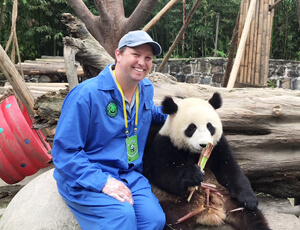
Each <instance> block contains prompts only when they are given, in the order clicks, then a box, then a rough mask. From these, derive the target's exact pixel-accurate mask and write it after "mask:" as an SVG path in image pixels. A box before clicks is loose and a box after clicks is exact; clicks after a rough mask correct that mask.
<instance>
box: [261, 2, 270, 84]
mask: <svg viewBox="0 0 300 230" xmlns="http://www.w3.org/2000/svg"><path fill="white" fill-rule="evenodd" d="M268 10H269V0H264V6H263V15H264V16H263V34H262V44H261V45H262V49H261V60H260V77H259V83H258V84H259V85H263V84H264V78H265V75H266V72H265V66H266V55H267V41H268V40H267V30H268V28H267V26H268Z"/></svg>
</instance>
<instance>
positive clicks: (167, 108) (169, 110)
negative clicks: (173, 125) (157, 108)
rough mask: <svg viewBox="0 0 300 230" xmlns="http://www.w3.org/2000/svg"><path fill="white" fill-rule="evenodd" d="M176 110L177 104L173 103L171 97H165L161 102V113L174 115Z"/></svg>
mask: <svg viewBox="0 0 300 230" xmlns="http://www.w3.org/2000/svg"><path fill="white" fill-rule="evenodd" d="M177 110H178V106H177V104H176V103H175V102H174V101H173V99H172V98H171V97H165V99H164V100H163V102H162V112H163V113H164V114H174V113H176V112H177Z"/></svg>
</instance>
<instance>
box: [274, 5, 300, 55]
mask: <svg viewBox="0 0 300 230" xmlns="http://www.w3.org/2000/svg"><path fill="white" fill-rule="evenodd" d="M296 9H297V6H296V0H286V1H283V2H281V3H280V5H279V6H278V7H277V8H276V9H275V16H274V19H273V34H272V43H271V46H272V48H271V58H273V59H288V60H300V57H299V52H300V33H299V30H298V28H299V22H298V20H297V10H296Z"/></svg>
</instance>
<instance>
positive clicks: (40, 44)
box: [0, 0, 71, 60]
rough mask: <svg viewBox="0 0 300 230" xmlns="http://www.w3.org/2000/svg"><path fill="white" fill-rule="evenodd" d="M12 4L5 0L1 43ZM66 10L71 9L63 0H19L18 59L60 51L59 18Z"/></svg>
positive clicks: (62, 29)
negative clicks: (19, 55) (4, 17)
mask: <svg viewBox="0 0 300 230" xmlns="http://www.w3.org/2000/svg"><path fill="white" fill-rule="evenodd" d="M12 5H13V0H8V1H7V10H6V21H5V26H4V27H3V28H2V30H1V31H0V44H1V45H2V46H4V47H5V46H6V43H7V40H8V37H9V35H10V28H11V13H12ZM66 12H71V10H70V8H69V6H68V4H67V2H66V0H30V1H26V0H23V1H19V5H18V20H17V29H16V30H17V37H18V43H19V49H20V53H21V59H22V60H26V59H35V58H36V57H38V56H41V55H63V43H62V37H63V36H65V35H67V32H66V28H65V26H64V25H63V24H62V23H61V22H60V20H61V15H62V13H66Z"/></svg>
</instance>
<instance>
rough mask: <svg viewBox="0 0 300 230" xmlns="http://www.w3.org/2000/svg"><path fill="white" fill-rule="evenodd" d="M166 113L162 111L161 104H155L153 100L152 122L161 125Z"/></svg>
mask: <svg viewBox="0 0 300 230" xmlns="http://www.w3.org/2000/svg"><path fill="white" fill-rule="evenodd" d="M167 117H168V115H167V114H164V113H163V112H162V107H161V106H156V105H155V104H154V102H153V106H152V124H155V125H162V124H163V123H164V122H165V120H166V119H167Z"/></svg>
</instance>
